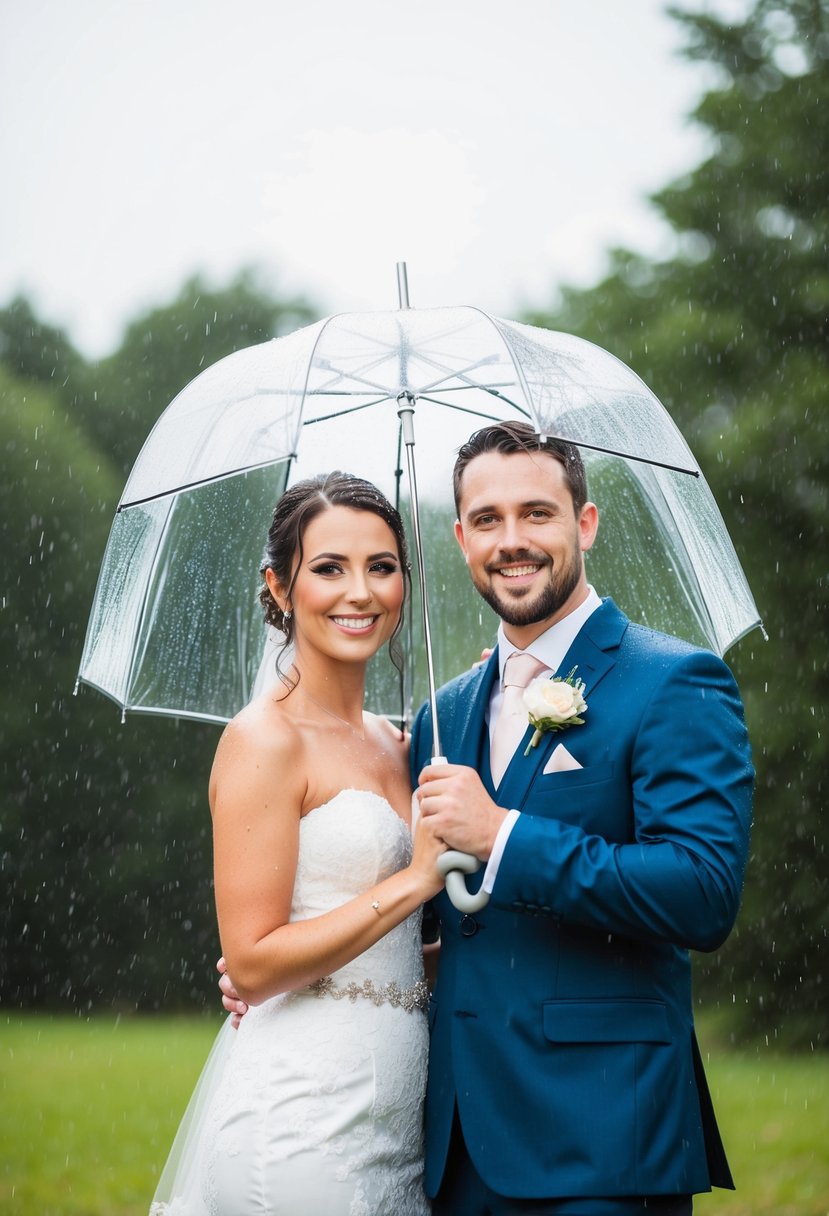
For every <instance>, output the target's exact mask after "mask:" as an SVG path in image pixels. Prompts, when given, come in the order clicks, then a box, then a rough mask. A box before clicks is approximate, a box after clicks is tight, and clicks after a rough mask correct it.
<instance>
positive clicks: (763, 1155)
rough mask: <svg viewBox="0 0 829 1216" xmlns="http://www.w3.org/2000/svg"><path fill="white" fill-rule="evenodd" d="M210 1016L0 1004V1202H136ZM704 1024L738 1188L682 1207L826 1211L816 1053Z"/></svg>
mask: <svg viewBox="0 0 829 1216" xmlns="http://www.w3.org/2000/svg"><path fill="white" fill-rule="evenodd" d="M220 1024H221V1023H220V1020H219V1019H216V1020H204V1019H202V1020H200V1019H175V1018H161V1017H157V1018H130V1019H120V1020H119V1019H115V1018H103V1017H101V1018H96V1019H93V1020H92V1021H89V1022H83V1021H79V1020H70V1019H51V1018H48V1017H45V1016H13V1017H4V1018H3V1019H2V1021H0V1214H2V1216H12V1214H14V1216H146V1212H147V1209H148V1207H149V1201H150V1198H151V1196H152V1193H153V1190H154V1188H155V1181H156V1177H157V1173H158V1170H159V1168H160V1166H161V1165H162V1164H163V1161H164V1158H165V1157H166V1153H167V1150H168V1148H169V1145H170V1142H171V1140H172V1137H173V1134H174V1132H175V1129H176V1127H177V1125H178V1120H179V1118H180V1116H181V1113H182V1111H183V1109H184V1106H185V1104H186V1101H187V1098H188V1096H189V1093H190V1090H191V1088H192V1086H193V1084H194V1082H195V1079H196V1077H197V1076H198V1074H199V1071H200V1069H201V1065H202V1063H203V1061H204V1059H205V1057H206V1055H207V1051H208V1049H209V1046H210V1044H211V1042H212V1040H213V1037H214V1035H215V1033H216V1030H217V1029H218V1026H219V1025H220ZM716 1038H717V1036H716V1034H715V1032H714V1031H713V1030H712V1032H711V1033H710V1034H706V1030H705V1027H704V1026H703V1030H702V1035H701V1039H702V1047H703V1054H704V1055H705V1053H706V1048H707V1049H708V1050H709V1051H710V1059H709V1060H708V1062H707V1071H708V1076H709V1081H710V1083H711V1087H712V1091H713V1096H714V1102H715V1105H716V1107H717V1112H718V1115H719V1117H720V1123H721V1126H722V1129H723V1135H724V1137H725V1141H726V1146H727V1148H728V1153H729V1158H730V1160H731V1165H732V1168H733V1170H734V1174H735V1177H736V1180H737V1185H738V1187H739V1190H738V1191H737V1192H736V1194H733V1195H732V1194H730V1193H727V1192H723V1191H717V1192H715V1193H714V1194H712V1195H704V1196H700V1197H698V1198H697V1200H696V1203H695V1216H719V1214H720V1213H722V1214H723V1216H829V1056H826V1055H824V1056H818V1057H813V1056H784V1055H778V1054H775V1053H773V1052H770V1051H769V1050H768V1049H766V1048H762V1049H759V1048H758V1049H757V1050H755V1051H748V1050H747V1051H743V1052H740V1053H736V1052H734V1051H726V1050H724V1049H723V1048H720V1047H719V1046H716V1045H715V1044H716ZM297 1216H304V1214H302V1213H297Z"/></svg>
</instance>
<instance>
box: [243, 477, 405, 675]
mask: <svg viewBox="0 0 829 1216" xmlns="http://www.w3.org/2000/svg"><path fill="white" fill-rule="evenodd" d="M331 507H349V508H351V510H352V511H371V512H373V514H374V515H379V517H380V518H381V519H382V520H383V522H384V523H386V524H388V526H389V527H390V528H391V530H392V532H393V533H394V537H395V540H396V541H397V553H398V556H399V558H400V565H401V569H402V571H403V583H404V589H405V591H406V592H408V590H409V582H410V580H409V555H408V549H407V546H406V534H405V532H404V530H403V520H402V519H401V518H400V513H399V512H398V511H396V510H395V508H394V507H393V506H392V505H391V503H390V502H389V500H388V499H387V498H386V496H385V495H384V494H381V493H380V491H379V490H378V489H377V487H376V486H375V485H372V483H371V482H370V481H364V480H363V478H362V477H354V476H353V475H352V474H351V473H340V472H338V471H335V472H333V473H321V474H320V475H319V476H317V477H309V478H307V479H306V480H305V481H298V482H297V483H296V485H293V486H291V487H290V489H288V490H286V491H285V493H284V494H283V495H282V497H281V498H280V500H279V502H278V503H277V504H276V507H275V508H274V512H273V519H272V521H271V526H270V530H269V531H268V543H267V545H266V546H265V556H264V558H263V559H262V565H261V566H260V567H259V570H260V573H261V574H262V577H263V579H264V576H265V571H266V570H273V572H274V574H275V575H276V577H277V579H278V580H279V585H280V587H283V588H285V598H286V600H287V601H288V603H290V599H291V592H292V591H293V588H294V582H295V580H296V576H297V573H298V571H299V567H300V565H301V563H302V540H303V537H304V535H305V529H306V528H307V527H308V525H309V524H310V522H311V520H312V519H315V518H316V517H317V516H318V515H320V514H321V513H322V512H323V511H327V510H329V509H330V508H331ZM259 601H260V603H261V604H262V607H263V608H264V610H265V621H266V623H267V624H268V625H273V626H275V628H277V629H279V630H280V632H282V633H283V634H284V635H285V639H286V642H287V643H290V642H291V641H292V640H293V636H294V622H293V617H292V616H291V615H290V614H289V615H288V617H287V618H286V616H285V613H284V612H283V611H282V609H281V608H280V607H279V605H278V604H277V602H276V600H275V599H274V598H273V596H272V595H271V591H270V588H269V587H268V584H267V583H263V586H262V588H261V590H260V592H259ZM402 624H403V613H402V611H401V613H400V620H399V621H398V623H397V628H396V629H395V631H394V633H393V635H392V637H391V641H390V647H389V648H390V651H391V656H392V660H393V662H394V664H395V666H396V667H398V669H399V668H400V663H402V657H401V655H400V648H399V644H397V635H398V634H399V632H400V629H401V628H402Z"/></svg>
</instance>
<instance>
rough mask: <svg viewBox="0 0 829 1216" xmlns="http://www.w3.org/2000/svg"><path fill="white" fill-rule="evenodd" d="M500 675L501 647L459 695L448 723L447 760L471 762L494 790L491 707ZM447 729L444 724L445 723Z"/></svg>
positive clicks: (490, 788) (489, 787)
mask: <svg viewBox="0 0 829 1216" xmlns="http://www.w3.org/2000/svg"><path fill="white" fill-rule="evenodd" d="M497 678H498V651H497V648H496V649H495V650H494V651H493V652H492V654H491V655H490V656H489V658H488V659H487V661H486V663H484V664H483V665H482V666H481V667H480V668H479V670H478V671H477V672H476V673H475V675H474V676H473V677H472V682H471V685H469V686H467V688H466V689H464V692H463V694H462V695H461V696H459V697H457V698H456V700H455V704H454V705H453V710H452V714H451V721H449V722H448V723H447V724H446V728H447V733H446V738H447V739H448V740H449V744H448V746H447V748H446V751H447V757H446V758H447V760H448V761H449V762H450V764H467V765H469V766H470V767H471V768H475V769H477V770H478V772H479V773H480V774H481V777H482V779H483V781H484V784H485V785H486V786H487V789H488V790H489V792H490V793H492V792H493V791H492V779H491V776H490V772H489V732H488V730H487V710H488V709H489V700H490V697H491V695H492V686H493V684H494V683H495V681H496V679H497ZM441 726H442V728H443V724H441Z"/></svg>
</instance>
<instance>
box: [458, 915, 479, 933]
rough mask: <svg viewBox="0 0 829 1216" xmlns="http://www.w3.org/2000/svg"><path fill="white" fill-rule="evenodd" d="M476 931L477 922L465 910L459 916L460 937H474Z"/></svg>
mask: <svg viewBox="0 0 829 1216" xmlns="http://www.w3.org/2000/svg"><path fill="white" fill-rule="evenodd" d="M477 932H478V922H477V921H476V920H475V917H474V916H470V915H469V913H468V912H467V913H466V914H465V915H464V916H462V917H461V937H474V936H475V934H476V933H477Z"/></svg>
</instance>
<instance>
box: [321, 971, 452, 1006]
mask: <svg viewBox="0 0 829 1216" xmlns="http://www.w3.org/2000/svg"><path fill="white" fill-rule="evenodd" d="M308 991H309V992H313V994H314V996H317V997H324V996H333V998H334V1000H335V1001H341V1000H343V998H344V997H348V999H349V1000H350V1001H356V1000H358V999H359V998H360V997H362V998H364V999H365V1000H368V1001H371V1002H372V1004H373V1005H393V1006H394V1008H395V1009H405V1011H406V1013H411V1012H412V1010H413V1009H425V1008H426V1006H427V1005H428V1004H429V989H428V987H427V984H426V981H425V980H418V982H417V983H416V984H413V985H412V987H411V988H401V987H400V985H399V984H396V983H395V982H394V981H392V982H391V983H389V984H383V985H382V986H381V987H379V988H378V987H377V985H376V984H375V983H374V981H373V980H363V982H362V984H358V983H357V982H356V981H355V980H352V981H351V983H350V984H343V985H340V984H335V983H334V980H333V979H332V978H331V976H330V975H324V976H323V977H322V979H319V980H315V981H314V983H313V984H309V985H308Z"/></svg>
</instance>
